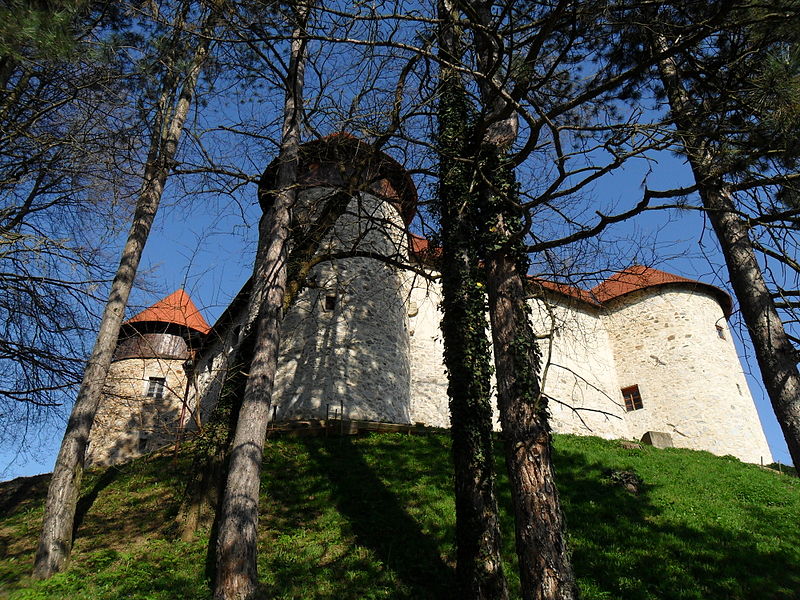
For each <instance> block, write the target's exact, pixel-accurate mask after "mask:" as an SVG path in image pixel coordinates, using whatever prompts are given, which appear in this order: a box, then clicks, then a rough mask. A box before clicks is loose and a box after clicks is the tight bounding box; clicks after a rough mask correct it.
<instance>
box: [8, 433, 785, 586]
mask: <svg viewBox="0 0 800 600" xmlns="http://www.w3.org/2000/svg"><path fill="white" fill-rule="evenodd" d="M448 448H449V439H448V437H447V435H446V434H436V435H430V436H405V435H388V434H387V435H373V436H369V437H359V438H306V439H286V440H279V441H275V440H273V441H270V442H269V443H268V449H267V456H266V460H265V468H264V477H263V488H262V489H263V491H264V495H263V500H262V518H261V532H262V534H261V543H260V551H259V552H260V554H259V560H260V572H261V577H262V580H263V585H264V590H265V593H266V594H267V595H268V596H269V597H273V598H285V599H289V598H297V599H302V598H315V599H331V600H334V599H335V600H343V599H354V600H355V599H366V598H408V599H412V598H413V599H415V600H419V599H424V598H437V599H439V598H442V599H444V598H452V594H451V591H452V589H453V557H454V552H453V546H452V539H453V528H454V514H453V499H452V493H451V490H450V488H451V474H450V473H451V468H450V464H449V455H448ZM188 464H189V460H188V459H187V458H185V457H184V458H179V459H178V460H177V461H175V460H173V459H172V458H171V457H159V456H153V457H150V458H147V459H143V460H139V461H137V462H134V463H132V464H129V465H126V466H123V467H121V468H111V469H108V470H106V471H93V472H91V473H90V474H89V476H88V477H87V478H86V481H85V489H84V497H83V499H82V501H81V510H80V523H79V528H78V534H77V538H76V541H75V550H74V553H73V561H72V564H71V567H70V569H69V570H67V571H66V572H64V573H61V574H59V575H57V576H56V577H54V578H53V579H51V580H49V581H47V582H31V581H30V580H29V579H28V578H27V575H28V573H29V571H30V567H31V564H32V558H33V551H34V547H35V543H36V538H37V535H38V527H39V524H40V521H41V516H42V501H43V497H44V494H45V493H46V485H47V480H46V477H44V476H43V477H39V478H30V479H26V480H17V481H15V482H11V483H6V484H0V598H12V599H15V600H21V599H34V598H35V599H40V598H48V599H51V598H53V599H55V598H65V599H66V598H69V599H74V600H79V599H87V600H88V599H92V600H95V599H111V598H114V599H120V600H122V599H124V600H135V599H148V600H153V599H164V600H167V599H169V600H175V599H183V598H186V599H189V598H191V599H193V600H197V599H203V598H210V593H209V590H208V585H207V583H206V581H205V574H204V573H205V564H206V553H207V548H206V545H207V537H205V536H202V535H201V536H198V538H197V539H196V540H195V541H193V542H188V543H187V542H180V541H178V540H177V535H176V525H175V515H176V514H177V510H178V506H179V504H180V501H181V497H182V494H183V490H184V477H183V474H184V473H185V471H186V469H188V468H189V467H188ZM556 464H557V468H558V484H559V488H560V490H561V495H562V501H563V504H564V508H565V511H566V515H567V523H568V526H569V528H570V542H571V546H572V551H573V557H574V563H575V569H576V571H577V575H578V578H579V582H580V585H581V588H582V591H583V594H584V597H585V598H587V599H598V600H599V599H626V600H627V599H631V600H639V599H642V600H644V599H649V598H663V599H669V600H684V599H685V600H688V599H698V600H699V599H703V600H709V599H720V600H722V599H725V600H731V599H759V600H769V599H778V598H781V599H790V598H800V524H799V523H798V519H799V518H800V480H797V479H795V478H791V477H787V476H781V475H778V474H776V473H773V472H770V471H765V470H762V469H759V468H758V467H755V466H752V465H745V464H742V463H740V462H739V461H737V460H735V459H732V458H718V457H715V456H712V455H711V454H708V453H705V452H692V451H687V450H678V449H674V450H673V449H669V450H656V449H654V448H649V447H645V448H642V449H626V448H623V447H622V446H621V445H620V444H619V443H617V442H608V441H603V440H600V439H597V438H590V437H574V436H558V437H557V438H556ZM619 471H630V472H633V473H635V474H636V476H637V477H638V478H639V479H640V480H641V482H642V483H641V485H640V486H639V491H638V493H637V494H634V493H631V492H630V491H628V489H626V487H625V485H624V483H625V482H626V481H628V480H629V479H630V476H625V475H620V474H619V473H618V472H619ZM500 494H501V498H500V502H501V504H502V509H503V528H504V532H505V540H504V541H505V558H506V561H507V562H506V568H507V573H508V575H509V579H510V582H511V585H512V587H513V588H514V590H515V591H516V590H517V589H518V581H517V580H516V576H515V574H514V573H515V566H516V565H515V556H514V548H513V524H512V521H511V518H510V499H509V497H508V487H507V483H506V481H505V479H504V478H502V479H501V481H500Z"/></svg>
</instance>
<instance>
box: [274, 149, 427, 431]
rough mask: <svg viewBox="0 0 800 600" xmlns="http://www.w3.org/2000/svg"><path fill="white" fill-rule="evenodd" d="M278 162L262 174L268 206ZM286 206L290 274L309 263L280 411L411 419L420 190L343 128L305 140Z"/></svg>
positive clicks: (277, 392) (288, 332) (278, 394)
mask: <svg viewBox="0 0 800 600" xmlns="http://www.w3.org/2000/svg"><path fill="white" fill-rule="evenodd" d="M276 166H277V165H276V163H273V164H272V165H270V167H269V168H268V169H267V171H266V172H265V174H264V177H263V179H262V182H261V189H260V199H261V203H262V207H264V208H267V207H268V204H269V202H270V201H271V198H272V196H271V192H270V190H271V185H272V182H273V181H274V174H275V170H276ZM299 186H300V189H299V193H298V198H297V201H296V205H295V206H294V207H293V211H292V222H293V231H292V240H293V242H292V248H291V254H292V256H291V258H290V265H289V273H290V278H291V277H292V274H295V275H296V274H297V273H303V272H306V271H307V272H308V275H307V276H305V277H304V285H303V286H302V291H301V292H300V293H299V295H298V296H297V298H296V300H295V301H294V303H293V305H292V307H291V308H290V310H289V311H288V313H287V315H286V316H285V318H284V322H283V329H282V342H281V351H280V359H279V365H280V366H279V370H278V373H277V376H276V380H275V388H274V393H273V406H274V407H275V411H276V419H277V420H279V421H282V420H292V419H321V418H325V416H326V415H327V414H330V415H331V416H334V415H336V414H342V416H343V417H344V418H346V419H355V420H374V421H383V422H390V423H408V422H410V412H409V411H410V359H409V334H408V315H407V313H408V304H407V298H406V297H405V293H404V285H403V278H402V276H401V273H400V270H399V269H400V268H401V267H402V265H403V264H406V263H407V260H408V234H407V226H408V223H409V222H410V221H411V219H412V218H413V216H414V210H415V206H416V190H415V188H414V185H413V183H412V182H411V179H410V177H409V176H408V174H407V173H406V172H405V170H404V169H403V168H402V167H401V166H400V165H399V164H398V163H397V162H396V161H394V160H393V159H392V158H390V157H389V156H387V155H386V154H384V153H382V152H379V151H376V150H375V149H373V148H372V147H371V146H369V145H368V144H366V143H364V142H361V141H359V140H358V139H356V138H354V137H352V136H349V135H346V134H339V135H335V136H331V137H328V138H325V139H322V140H319V141H316V142H311V143H308V144H305V145H304V146H303V147H302V152H301V166H300V171H299Z"/></svg>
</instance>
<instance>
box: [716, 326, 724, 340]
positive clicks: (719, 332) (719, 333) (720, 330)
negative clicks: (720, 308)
mask: <svg viewBox="0 0 800 600" xmlns="http://www.w3.org/2000/svg"><path fill="white" fill-rule="evenodd" d="M717 336H718V337H719V339H721V340H724V339H725V328H724V327H723V326H722V325H717Z"/></svg>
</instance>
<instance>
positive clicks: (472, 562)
mask: <svg viewBox="0 0 800 600" xmlns="http://www.w3.org/2000/svg"><path fill="white" fill-rule="evenodd" d="M461 234H462V235H463V234H464V231H463V230H462V231H461ZM443 238H444V239H443V241H444V247H445V253H444V257H443V262H442V310H443V312H444V315H443V317H442V334H443V336H444V344H445V366H446V367H447V375H448V381H449V385H448V388H447V391H448V395H449V396H450V435H451V438H452V450H453V467H454V483H455V501H456V579H457V586H458V587H457V589H458V598H464V599H465V600H466V599H475V600H478V599H486V600H490V599H491V600H495V599H498V600H499V599H504V598H507V597H508V589H507V584H506V579H505V575H504V573H503V565H502V562H501V558H500V548H501V536H500V523H499V521H498V518H497V501H496V499H495V492H494V487H495V486H494V481H495V475H494V451H493V449H492V408H491V403H490V398H491V397H490V391H491V388H490V385H489V373H490V369H489V356H490V355H489V351H488V350H489V348H488V344H487V340H486V326H485V318H486V317H485V316H484V295H483V291H482V290H480V289H479V288H476V283H477V279H476V278H475V277H474V271H475V265H476V263H477V261H476V259H475V257H474V256H473V257H470V256H468V255H467V253H466V252H463V251H462V252H460V253H459V254H460V256H459V255H455V256H454V255H453V252H452V250H450V251H448V250H447V248H448V245H452V242H453V238H452V236H447V235H444V236H443ZM462 241H463V240H462ZM448 243H449V244H448ZM451 247H452V246H451Z"/></svg>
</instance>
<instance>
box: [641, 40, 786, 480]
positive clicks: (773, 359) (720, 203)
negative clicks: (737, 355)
mask: <svg viewBox="0 0 800 600" xmlns="http://www.w3.org/2000/svg"><path fill="white" fill-rule="evenodd" d="M651 40H652V43H653V46H654V49H655V50H656V51H661V50H663V49H665V48H667V47H668V42H667V40H666V39H665V38H664V37H663V36H652V38H651ZM659 71H660V74H661V81H662V83H663V84H664V90H665V92H666V93H667V98H668V99H669V103H670V108H671V109H672V116H673V121H674V122H675V126H676V127H677V131H678V134H679V135H680V136H681V137H682V139H683V141H682V144H683V147H684V152H685V153H686V156H687V158H688V159H689V164H690V165H691V167H692V172H693V173H694V178H695V182H696V183H697V187H698V190H699V192H700V198H701V199H702V201H703V206H704V207H705V209H706V214H707V215H708V219H709V221H711V225H712V227H713V228H714V232H715V233H716V235H717V239H718V240H719V245H720V248H721V249H722V254H723V255H724V257H725V264H726V266H727V269H728V277H729V279H730V282H731V285H732V286H733V291H734V293H735V294H736V299H737V300H738V301H739V307H740V308H741V312H742V319H743V320H744V323H745V325H746V326H747V331H748V332H749V334H750V339H751V341H752V343H753V349H754V350H755V354H756V358H757V359H758V365H759V368H760V369H761V378H762V380H763V382H764V387H765V388H766V389H767V394H768V395H769V399H770V402H771V403H772V409H773V410H774V411H775V416H776V417H777V418H778V422H779V423H780V425H781V429H782V430H783V435H784V437H785V438H786V444H787V446H788V447H789V454H790V455H791V457H792V461H793V462H794V464H795V466H797V465H800V373H798V369H797V357H796V353H795V349H794V346H793V345H792V342H791V341H790V340H789V337H788V336H787V335H786V329H785V328H784V326H783V322H782V321H781V318H780V315H779V314H778V311H777V309H776V308H775V301H774V299H773V297H772V294H771V293H770V291H769V288H768V287H767V284H766V281H765V280H764V276H763V272H762V270H761V267H760V265H759V264H758V259H757V257H756V252H755V249H754V248H753V243H752V241H751V240H750V237H749V231H748V227H747V223H746V222H745V221H744V219H742V217H741V216H739V213H738V212H737V210H736V205H735V203H734V201H733V199H732V198H731V196H730V194H729V193H728V191H727V190H726V188H725V183H724V181H723V180H722V177H721V176H719V175H716V174H715V173H714V169H713V167H714V156H713V154H712V153H711V151H710V150H709V148H708V145H707V144H706V143H704V139H703V132H702V128H701V126H702V124H698V123H696V122H695V120H694V119H693V118H692V115H693V114H694V113H695V112H697V111H696V110H695V108H696V107H694V106H693V105H692V102H691V99H690V97H689V95H688V93H687V92H686V89H685V87H684V85H683V82H682V81H681V78H680V73H679V71H678V66H677V64H676V63H675V61H674V59H665V60H662V61H661V63H660V64H659Z"/></svg>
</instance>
